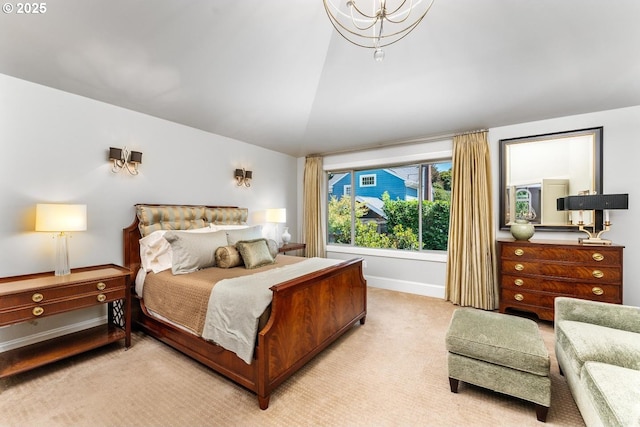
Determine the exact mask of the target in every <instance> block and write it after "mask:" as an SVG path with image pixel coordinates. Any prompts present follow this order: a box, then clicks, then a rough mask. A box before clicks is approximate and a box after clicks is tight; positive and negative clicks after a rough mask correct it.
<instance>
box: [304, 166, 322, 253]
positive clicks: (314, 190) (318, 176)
mask: <svg viewBox="0 0 640 427" xmlns="http://www.w3.org/2000/svg"><path fill="white" fill-rule="evenodd" d="M323 178H324V175H323V173H322V157H318V156H311V157H307V158H306V160H305V164H304V190H303V192H304V194H303V218H302V222H303V228H302V237H303V239H304V240H303V241H304V242H305V243H306V244H307V248H306V256H308V257H322V258H324V257H325V245H324V231H323V230H324V222H323V221H322V205H323V203H322V202H323V199H322V193H323V192H322V186H323V184H324V179H323Z"/></svg>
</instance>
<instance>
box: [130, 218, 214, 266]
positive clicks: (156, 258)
mask: <svg viewBox="0 0 640 427" xmlns="http://www.w3.org/2000/svg"><path fill="white" fill-rule="evenodd" d="M168 231H170V230H157V231H154V232H153V233H151V234H149V235H148V236H145V237H143V238H142V239H140V261H141V263H142V268H144V270H145V271H153V272H154V273H159V272H161V271H164V270H167V269H169V268H171V256H172V252H171V245H170V244H169V242H168V241H167V239H165V238H164V235H165V233H167V232H168ZM183 231H184V232H185V233H212V232H213V230H211V229H210V228H209V227H203V228H195V229H192V230H183Z"/></svg>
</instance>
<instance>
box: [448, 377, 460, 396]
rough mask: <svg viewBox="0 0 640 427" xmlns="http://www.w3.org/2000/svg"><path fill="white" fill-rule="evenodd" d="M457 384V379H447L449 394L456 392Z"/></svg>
mask: <svg viewBox="0 0 640 427" xmlns="http://www.w3.org/2000/svg"><path fill="white" fill-rule="evenodd" d="M458 383H459V381H458V380H457V379H455V378H451V377H449V387H451V393H457V392H458Z"/></svg>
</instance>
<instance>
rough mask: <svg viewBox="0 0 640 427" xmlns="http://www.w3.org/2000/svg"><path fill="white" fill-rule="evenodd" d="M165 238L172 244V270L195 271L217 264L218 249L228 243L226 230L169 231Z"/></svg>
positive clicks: (177, 271) (176, 272) (182, 272)
mask: <svg viewBox="0 0 640 427" xmlns="http://www.w3.org/2000/svg"><path fill="white" fill-rule="evenodd" d="M164 238H165V239H167V240H168V241H169V243H170V244H171V251H172V255H171V272H172V273H173V274H186V273H193V272H194V271H198V270H202V269H203V268H208V267H213V266H214V265H215V264H216V256H215V253H216V249H218V248H219V247H221V246H226V245H227V236H226V234H225V232H224V231H216V232H213V233H185V232H184V231H169V232H167V233H166V234H165V235H164Z"/></svg>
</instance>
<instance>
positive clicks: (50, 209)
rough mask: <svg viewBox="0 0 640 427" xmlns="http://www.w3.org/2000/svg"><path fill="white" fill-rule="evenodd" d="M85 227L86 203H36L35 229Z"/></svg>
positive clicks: (69, 229)
mask: <svg viewBox="0 0 640 427" xmlns="http://www.w3.org/2000/svg"><path fill="white" fill-rule="evenodd" d="M86 229H87V205H66V204H47V203H38V204H37V205H36V231H54V232H58V231H84V230H86Z"/></svg>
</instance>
